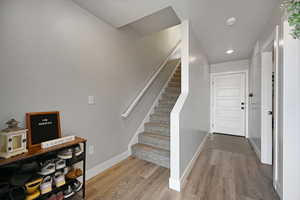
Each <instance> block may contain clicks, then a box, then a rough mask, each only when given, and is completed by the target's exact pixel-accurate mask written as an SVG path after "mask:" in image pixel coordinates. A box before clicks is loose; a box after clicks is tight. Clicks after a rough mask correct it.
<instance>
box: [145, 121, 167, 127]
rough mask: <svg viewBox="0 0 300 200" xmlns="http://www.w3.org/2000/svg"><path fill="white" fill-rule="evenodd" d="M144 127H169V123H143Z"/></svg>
mask: <svg viewBox="0 0 300 200" xmlns="http://www.w3.org/2000/svg"><path fill="white" fill-rule="evenodd" d="M145 125H146V126H159V127H166V128H169V127H170V123H168V122H147V123H145Z"/></svg>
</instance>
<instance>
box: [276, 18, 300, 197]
mask: <svg viewBox="0 0 300 200" xmlns="http://www.w3.org/2000/svg"><path fill="white" fill-rule="evenodd" d="M282 28H283V42H282V44H283V46H282V47H283V49H282V50H283V54H282V59H283V65H282V66H281V67H282V70H283V71H282V92H283V93H282V101H281V102H280V107H281V108H282V117H281V118H280V123H281V127H282V129H281V130H280V134H281V135H282V137H281V139H282V142H281V143H282V158H281V159H282V160H281V165H282V168H281V169H282V177H280V178H282V179H281V180H280V184H281V186H282V199H283V200H298V199H300V190H299V185H300V170H299V169H300V157H299V155H300V123H299V122H300V89H299V88H300V87H299V86H300V40H295V39H293V38H292V37H291V35H290V31H291V27H289V24H288V22H287V20H284V21H283V24H282Z"/></svg>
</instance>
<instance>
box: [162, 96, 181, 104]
mask: <svg viewBox="0 0 300 200" xmlns="http://www.w3.org/2000/svg"><path fill="white" fill-rule="evenodd" d="M177 99H178V97H173V96H167V95H163V97H162V99H161V100H162V101H171V102H173V104H175V103H176V101H177Z"/></svg>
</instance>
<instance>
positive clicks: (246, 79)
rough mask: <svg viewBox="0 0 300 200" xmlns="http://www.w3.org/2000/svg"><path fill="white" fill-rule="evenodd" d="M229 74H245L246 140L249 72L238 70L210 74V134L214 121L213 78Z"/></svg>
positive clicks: (246, 132)
mask: <svg viewBox="0 0 300 200" xmlns="http://www.w3.org/2000/svg"><path fill="white" fill-rule="evenodd" d="M230 74H245V82H246V83H245V107H246V109H245V112H246V113H245V115H246V116H245V137H246V138H248V137H249V134H248V123H249V76H248V74H249V70H239V71H226V72H214V73H211V74H210V132H211V133H213V132H214V128H213V127H212V124H213V121H214V111H213V102H214V99H213V98H214V96H213V94H214V89H213V88H214V87H213V79H214V77H215V76H222V75H230Z"/></svg>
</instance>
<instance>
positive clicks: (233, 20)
mask: <svg viewBox="0 0 300 200" xmlns="http://www.w3.org/2000/svg"><path fill="white" fill-rule="evenodd" d="M236 21H237V20H236V18H235V17H230V18H228V19H227V20H226V25H227V26H233V25H234V24H235V23H236Z"/></svg>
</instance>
